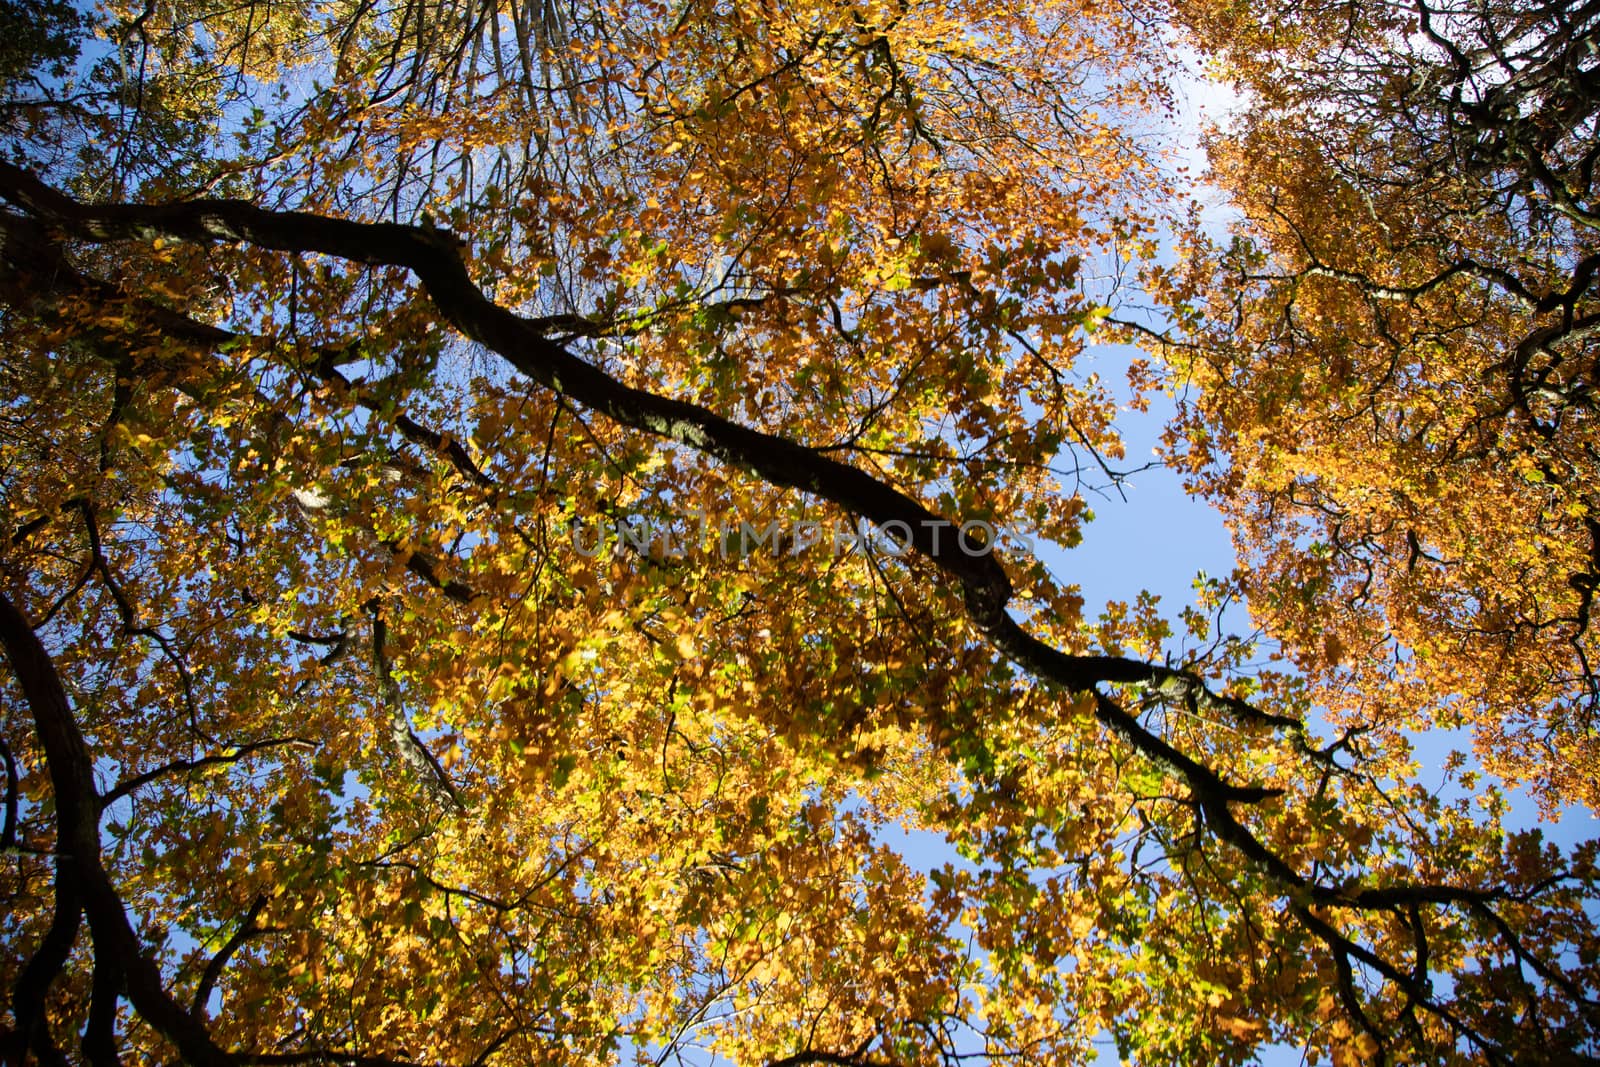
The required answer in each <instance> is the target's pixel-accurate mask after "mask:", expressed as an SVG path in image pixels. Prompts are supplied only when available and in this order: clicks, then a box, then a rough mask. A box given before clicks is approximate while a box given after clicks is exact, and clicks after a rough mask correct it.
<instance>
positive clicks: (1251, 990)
mask: <svg viewBox="0 0 1600 1067" xmlns="http://www.w3.org/2000/svg"><path fill="white" fill-rule="evenodd" d="M58 14H59V16H60V18H59V25H60V26H61V27H63V29H61V31H60V32H59V33H55V32H54V31H52V34H53V35H51V34H47V35H46V36H45V37H42V38H40V40H43V41H45V42H46V44H43V45H41V44H37V43H28V42H24V43H22V44H19V45H17V46H16V47H18V48H20V49H31V50H32V51H31V52H30V55H31V56H32V59H31V62H32V63H33V64H35V69H36V70H37V69H39V68H38V67H37V64H38V63H40V62H42V61H46V60H49V61H52V62H55V63H57V64H58V68H57V70H56V71H55V72H53V73H44V74H33V75H30V76H29V77H28V78H23V77H21V76H20V74H15V73H12V71H13V69H15V70H16V71H19V72H20V71H26V70H27V69H28V67H27V66H26V65H23V64H12V63H10V62H9V61H8V64H7V66H6V67H5V71H6V77H7V78H8V79H9V80H8V81H7V92H8V93H9V94H10V97H11V100H10V101H9V103H8V104H7V107H6V110H5V112H4V114H5V115H6V121H7V122H8V123H11V124H12V129H13V130H14V131H15V146H14V150H13V152H12V156H11V160H10V162H6V163H3V164H0V197H3V200H4V204H5V206H4V208H3V210H0V294H3V296H4V299H5V305H6V308H7V311H6V315H5V318H4V320H3V330H4V334H3V339H0V344H3V346H4V351H5V353H6V357H7V358H6V359H5V361H4V364H3V369H0V374H3V375H4V380H5V392H4V396H5V404H6V406H5V415H4V418H5V423H4V425H5V431H4V435H3V437H0V442H3V445H0V447H3V449H4V463H5V466H4V470H5V472H6V473H5V478H4V481H3V483H0V487H3V492H4V498H3V500H4V509H5V517H6V528H5V529H6V533H5V537H4V540H3V542H0V544H3V548H0V553H3V556H0V559H3V565H4V574H5V578H6V584H5V588H4V591H3V592H4V595H3V597H0V642H3V644H4V646H5V649H6V653H7V658H8V660H9V662H10V664H11V668H12V670H11V675H10V677H9V678H8V680H7V682H6V683H5V685H6V687H7V688H6V696H7V708H8V717H7V719H6V721H5V727H4V742H5V748H4V750H3V755H4V757H5V762H6V766H7V768H8V787H7V793H6V799H7V805H6V815H5V825H4V831H3V833H4V841H5V845H6V849H7V859H6V862H7V865H6V868H5V873H4V876H3V877H4V879H5V882H4V890H3V892H4V893H5V894H6V896H7V900H8V903H9V905H10V907H9V909H8V913H7V915H8V917H7V918H6V919H5V923H6V933H7V938H6V940H7V943H8V945H10V946H12V948H11V950H10V951H8V952H7V953H6V954H5V960H4V971H3V975H0V980H3V981H4V983H5V986H6V988H7V989H9V990H10V993H11V1003H10V1012H11V1014H10V1017H9V1020H8V1022H7V1025H8V1027H9V1029H8V1031H7V1033H6V1034H5V1037H4V1042H5V1045H4V1047H5V1055H6V1057H7V1059H8V1061H14V1062H17V1063H23V1062H31V1061H34V1060H37V1061H39V1062H42V1063H60V1062H76V1061H79V1060H81V1061H83V1062H87V1063H91V1064H96V1065H98V1064H102V1063H110V1062H117V1061H119V1060H120V1059H121V1058H122V1057H129V1058H138V1057H151V1058H163V1059H171V1058H173V1057H174V1056H176V1057H177V1058H180V1059H182V1060H184V1061H186V1062H194V1063H201V1064H212V1063H217V1064H230V1065H233V1064H239V1065H243V1064H274V1063H276V1064H291V1063H302V1062H303V1063H314V1062H348V1063H360V1064H372V1065H378V1064H401V1063H448V1064H490V1063H499V1062H527V1061H532V1062H583V1063H588V1062H594V1061H600V1060H603V1059H604V1058H605V1057H607V1056H610V1055H614V1054H619V1053H621V1054H626V1055H630V1056H631V1055H632V1054H633V1052H634V1051H636V1050H642V1052H643V1054H646V1055H650V1056H654V1057H657V1058H660V1059H666V1058H670V1057H673V1056H683V1057H686V1058H691V1059H692V1057H693V1056H694V1055H695V1054H696V1053H695V1050H696V1049H697V1048H703V1047H710V1048H712V1049H714V1050H715V1051H716V1052H717V1053H718V1054H721V1055H724V1056H727V1057H729V1058H731V1059H733V1060H736V1061H739V1062H752V1063H770V1064H779V1063H783V1064H801V1063H834V1064H859V1065H867V1064H891V1063H894V1064H899V1063H920V1062H947V1063H950V1062H958V1061H960V1060H962V1059H963V1058H969V1057H973V1056H986V1057H989V1058H992V1059H1023V1060H1026V1061H1029V1062H1032V1061H1041V1062H1043V1061H1051V1062H1053V1061H1058V1060H1065V1061H1071V1060H1074V1059H1079V1058H1082V1057H1083V1056H1084V1055H1085V1054H1086V1050H1087V1049H1088V1048H1089V1044H1090V1042H1091V1041H1092V1040H1093V1039H1095V1038H1096V1036H1097V1035H1099V1034H1100V1033H1101V1032H1102V1031H1110V1032H1111V1033H1113V1034H1114V1035H1115V1037H1116V1039H1117V1042H1118V1044H1119V1047H1121V1048H1122V1049H1123V1050H1124V1051H1125V1052H1127V1053H1129V1054H1131V1055H1134V1056H1136V1057H1137V1058H1138V1059H1139V1060H1140V1061H1141V1062H1196V1061H1202V1062H1203V1061H1212V1060H1215V1061H1221V1062H1242V1061H1243V1060H1245V1059H1248V1058H1249V1057H1250V1056H1251V1055H1252V1054H1253V1051H1254V1050H1255V1049H1256V1048H1258V1047H1259V1046H1260V1045H1261V1044H1262V1043H1263V1042H1265V1041H1268V1040H1272V1039H1287V1040H1293V1041H1297V1042H1303V1043H1306V1044H1307V1045H1309V1046H1311V1047H1313V1048H1315V1049H1316V1050H1318V1051H1319V1052H1329V1053H1331V1054H1332V1055H1333V1056H1334V1058H1335V1059H1336V1060H1341V1061H1347V1062H1357V1061H1365V1060H1370V1059H1385V1060H1392V1061H1396V1062H1399V1061H1410V1060H1429V1061H1439V1062H1449V1061H1452V1060H1459V1061H1463V1062H1469V1061H1488V1062H1513V1061H1515V1060H1517V1059H1519V1058H1526V1057H1528V1056H1530V1055H1539V1056H1544V1057H1552V1056H1553V1057H1562V1056H1565V1057H1567V1058H1569V1059H1572V1060H1575V1061H1581V1060H1584V1059H1585V1057H1588V1058H1593V1057H1594V1055H1595V1053H1596V1036H1595V1031H1596V1026H1597V1023H1600V1019H1597V1006H1596V1003H1595V1001H1594V999H1593V997H1592V995H1591V993H1590V990H1592V989H1593V987H1594V984H1595V983H1594V978H1595V974H1594V971H1595V965H1596V960H1595V939H1594V929H1593V926H1594V922H1593V917H1592V915H1591V910H1592V901H1593V899H1594V896H1593V894H1594V884H1595V879H1596V870H1595V850H1594V848H1592V847H1587V846H1586V847H1583V848H1579V849H1575V850H1572V851H1570V852H1569V853H1567V854H1563V853H1562V852H1561V851H1560V850H1557V849H1553V848H1550V847H1547V846H1545V845H1544V844H1543V843H1542V841H1541V839H1540V837H1539V835H1538V834H1537V833H1527V832H1525V833H1510V832H1506V831H1505V830H1503V829H1502V826H1501V816H1502V814H1503V805H1500V804H1499V803H1498V802H1497V801H1496V797H1497V796H1498V794H1497V793H1495V792H1494V791H1493V789H1492V788H1491V787H1488V786H1485V787H1484V789H1483V790H1482V791H1481V792H1474V790H1473V789H1471V788H1470V787H1467V788H1465V789H1462V790H1457V791H1455V792H1452V793H1443V792H1440V791H1438V790H1436V789H1434V788H1431V787H1430V786H1428V785H1427V784H1425V783H1424V782H1423V781H1422V780H1421V779H1420V777H1419V776H1418V774H1417V773H1416V772H1415V769H1414V768H1410V767H1408V766H1407V761H1406V757H1405V754H1404V753H1403V752H1402V751H1400V750H1399V749H1397V748H1395V747H1394V746H1392V745H1384V744H1370V743H1368V742H1367V741H1366V740H1365V736H1366V734H1367V733H1369V732H1371V731H1373V730H1374V729H1375V727H1382V726H1384V724H1385V722H1386V720H1384V719H1383V718H1382V714H1383V713H1385V712H1386V708H1387V705H1384V704H1383V703H1382V702H1383V699H1384V696H1385V692H1383V691H1379V692H1374V693H1372V694H1368V697H1367V699H1369V700H1371V701H1373V702H1374V707H1376V708H1378V712H1375V713H1374V715H1373V717H1372V718H1371V719H1368V720H1359V721H1358V720H1357V719H1356V718H1355V717H1354V715H1353V714H1352V716H1351V718H1350V719H1349V720H1348V721H1347V722H1346V723H1344V724H1342V725H1341V726H1340V727H1339V728H1338V729H1337V730H1336V732H1335V733H1334V734H1333V735H1332V736H1324V734H1325V729H1324V728H1323V727H1321V726H1319V725H1317V709H1316V708H1315V706H1314V704H1313V700H1314V699H1316V698H1317V695H1318V694H1320V693H1321V690H1318V689H1315V688H1314V686H1316V685H1317V684H1319V683H1320V681H1321V679H1320V677H1319V676H1318V675H1317V674H1316V673H1315V671H1314V670H1312V669H1308V671H1307V673H1297V672H1294V671H1273V670H1265V669H1256V668H1254V667H1252V665H1251V664H1252V660H1253V657H1254V655H1255V653H1254V652H1253V650H1252V648H1251V645H1250V643H1249V642H1248V641H1245V640H1241V639H1238V638H1231V637H1229V636H1227V635H1226V634H1224V633H1222V632H1221V631H1220V629H1219V628H1218V627H1219V624H1218V622H1217V621H1216V620H1214V619H1213V618H1211V617H1210V615H1209V614H1208V612H1209V611H1211V610H1213V609H1214V610H1217V611H1220V609H1221V607H1222V606H1223V604H1224V603H1225V602H1226V601H1227V600H1228V598H1229V597H1230V596H1232V595H1233V593H1234V591H1233V589H1232V587H1231V586H1230V584H1229V583H1221V582H1219V583H1211V584H1209V585H1207V586H1205V587H1204V588H1203V590H1202V594H1203V597H1204V600H1203V602H1202V605H1201V610H1192V611H1190V612H1189V613H1187V614H1186V616H1185V623H1186V628H1187V630H1188V632H1189V634H1188V637H1187V638H1183V639H1176V638H1174V637H1173V635H1172V634H1171V632H1170V626H1169V624H1168V623H1167V622H1165V621H1164V620H1163V619H1162V618H1161V617H1160V615H1159V614H1158V612H1157V609H1156V604H1155V602H1154V599H1153V598H1151V597H1149V596H1140V597H1138V598H1136V599H1135V600H1134V601H1133V602H1132V603H1131V604H1130V605H1122V606H1120V607H1119V608H1115V609H1113V610H1112V611H1109V612H1108V613H1106V614H1105V615H1104V616H1102V617H1100V618H1099V619H1090V618H1087V617H1086V616H1085V615H1084V612H1083V604H1082V600H1081V598H1080V597H1079V596H1078V595H1077V591H1076V589H1075V587H1073V586H1071V585H1061V584H1059V583H1057V582H1056V581H1055V580H1054V579H1053V578H1052V577H1051V576H1050V575H1049V574H1048V572H1047V571H1046V570H1045V569H1044V568H1043V566H1042V565H1040V564H1039V563H1038V562H1037V561H1036V560H1034V559H1033V558H1032V557H1031V556H1030V555H1029V554H1028V553H1027V551H1026V546H1025V545H1021V544H1019V543H1018V542H1019V536H1018V535H1019V534H1022V533H1026V534H1027V535H1029V536H1031V537H1033V538H1037V539H1048V540H1051V541H1054V542H1057V543H1059V544H1062V545H1070V544H1073V543H1075V542H1076V541H1077V539H1078V538H1079V537H1080V535H1081V529H1082V526H1083V523H1084V522H1085V521H1086V520H1087V517H1088V508H1087V506H1086V504H1085V500H1084V496H1083V492H1084V491H1087V489H1088V487H1089V486H1090V484H1091V483H1092V481H1093V479H1095V478H1096V477H1103V478H1115V477H1116V473H1115V469H1114V468H1113V467H1112V466H1111V465H1112V464H1113V463H1115V462H1117V461H1118V460H1119V458H1120V457H1119V447H1118V443H1117V437H1116V433H1115V427H1114V424H1113V415H1114V402H1113V398H1112V395H1111V394H1110V393H1109V391H1107V390H1106V389H1104V388H1103V387H1101V385H1100V384H1099V382H1098V380H1097V379H1096V378H1095V377H1094V376H1093V375H1091V374H1087V373H1086V372H1085V371H1084V370H1083V369H1082V368H1081V366H1080V363H1081V362H1082V360H1083V359H1084V354H1085V351H1086V348H1087V346H1088V344H1089V341H1090V338H1091V335H1093V334H1095V333H1096V332H1097V331H1098V330H1100V329H1101V328H1103V324H1104V322H1105V321H1106V319H1107V318H1108V315H1109V314H1110V312H1111V311H1112V309H1111V308H1110V307H1109V306H1108V304H1107V303H1106V302H1107V301H1109V300H1115V299H1119V290H1110V289H1108V287H1107V286H1106V285H1104V284H1102V283H1101V282H1100V281H1099V280H1098V279H1097V278H1096V274H1097V272H1099V271H1100V270H1101V269H1102V268H1103V267H1104V265H1106V264H1110V269H1114V270H1118V271H1126V270H1127V269H1128V268H1127V267H1126V263H1127V260H1128V259H1129V258H1135V259H1139V260H1142V261H1144V262H1145V263H1146V264H1147V266H1146V267H1145V268H1144V271H1145V276H1146V283H1145V284H1146V287H1147V289H1148V290H1149V291H1151V292H1153V293H1155V294H1156V295H1157V296H1158V297H1164V298H1170V299H1172V300H1173V301H1174V302H1177V299H1178V297H1179V296H1180V295H1183V294H1185V293H1186V292H1187V290H1186V288H1185V287H1186V286H1188V285H1189V281H1188V278H1189V277H1190V276H1191V275H1192V273H1193V272H1191V275H1185V274H1184V273H1183V272H1182V271H1178V270H1175V269H1173V268H1171V267H1162V266H1161V265H1160V264H1159V262H1158V257H1157V255H1156V252H1157V248H1156V244H1157V235H1158V232H1159V223H1160V213H1159V212H1158V210H1157V209H1156V208H1155V207H1153V206H1151V205H1155V204H1159V203H1160V202H1161V201H1162V199H1163V197H1164V196H1166V195H1168V188H1167V183H1168V181H1169V179H1168V178H1166V177H1164V176H1163V172H1162V170H1161V167H1160V166H1159V161H1158V160H1157V159H1155V158H1154V157H1153V155H1152V149H1151V147H1150V145H1149V144H1148V143H1147V140H1146V138H1145V137H1144V136H1143V135H1142V134H1141V133H1140V131H1141V129H1147V128H1148V123H1149V121H1150V120H1149V115H1150V114H1151V113H1152V111H1153V112H1154V113H1156V114H1159V112H1160V110H1161V108H1163V107H1164V106H1165V101H1166V99H1167V90H1166V89H1165V88H1164V79H1165V78H1166V76H1167V74H1168V73H1169V72H1168V71H1167V70H1166V69H1165V67H1164V65H1163V63H1162V62H1161V61H1159V60H1157V59H1152V58H1150V53H1151V51H1152V50H1151V49H1149V48H1148V47H1147V42H1148V40H1149V39H1151V37H1152V35H1155V36H1159V35H1160V34H1163V33H1165V32H1168V31H1167V30H1166V29H1165V27H1164V26H1163V25H1162V24H1159V23H1156V22H1153V21H1151V22H1144V21H1141V18H1140V17H1136V16H1134V15H1132V14H1130V13H1128V12H1126V11H1121V10H1106V9H1103V8H1101V7H1099V6H1098V5H1093V4H1076V3H1065V4H1058V5H1053V6H1051V7H1049V8H1041V9H1035V8H1033V7H1032V6H1029V5H1017V6H1006V5H1003V4H992V5H991V4H973V5H950V6H948V7H946V6H941V5H920V6H918V5H911V4H909V3H902V4H889V5H858V6H829V5H817V6H807V5H803V4H802V5H793V6H788V7H779V6H775V5H773V6H768V7H765V8H762V9H761V10H760V11H759V12H756V11H753V10H748V9H745V8H743V7H741V6H739V5H726V6H722V7H718V6H715V5H708V4H688V5H683V6H681V7H678V8H668V7H666V6H663V5H646V4H639V5H628V6H626V7H616V6H608V5H604V4H598V5H587V6H586V5H582V4H577V3H574V4H570V5H567V6H562V5H559V4H553V3H552V4H545V5H541V6H537V7H525V6H521V5H517V4H508V5H506V6H505V7H504V8H496V7H487V6H476V5H451V4H439V5H420V4H409V3H402V4H400V5H397V6H396V7H394V8H393V9H380V8H378V7H376V6H375V5H371V4H330V5H325V6H316V7H313V6H297V5H294V4H279V5H272V6H271V7H256V6H249V5H247V6H244V7H241V8H222V9H210V8H208V7H206V6H205V5H203V4H193V5H182V6H173V7H170V8H158V7H157V6H155V5H150V6H146V7H143V8H140V9H139V10H137V11H135V10H131V9H130V10H120V9H118V8H116V7H111V8H108V9H106V10H104V11H102V12H99V13H98V14H97V15H96V16H95V19H96V20H97V21H96V22H95V24H94V25H92V26H88V27H80V26H77V25H76V24H75V23H74V21H73V20H74V18H76V17H77V16H72V17H69V14H70V13H68V12H66V11H64V10H63V11H62V12H59V13H58ZM91 30H92V31H93V33H94V36H90V35H89V32H90V31H91ZM63 42H66V43H65V44H64V43H63ZM112 144H115V145H116V146H117V147H116V149H115V150H107V148H106V147H105V146H107V145H112ZM1196 269H1198V268H1196ZM1125 276H1126V275H1125ZM1242 336H1244V337H1246V338H1248V337H1249V336H1250V335H1249V334H1243V335H1242ZM1208 343H1210V342H1209V340H1208ZM1241 348H1245V349H1247V350H1246V351H1245V352H1244V355H1252V354H1253V353H1254V350H1253V349H1249V348H1248V346H1243V345H1242V346H1241ZM1219 350H1223V351H1226V350H1225V349H1219ZM1480 798H1482V799H1486V800H1487V801H1488V804H1487V808H1486V809H1485V808H1484V807H1483V806H1482V805H1480V804H1479V803H1478V801H1479V799H1480ZM896 821H899V822H903V823H905V824H907V825H910V826H913V827H916V828H919V829H925V830H930V831H933V832H936V833H939V834H943V835H944V836H945V837H946V838H947V839H948V840H949V841H950V842H951V843H952V844H953V845H954V846H955V847H956V848H958V849H960V850H961V852H962V853H963V855H964V856H966V857H967V860H968V862H967V863H965V864H960V865H958V864H954V863H952V864H948V865H946V866H944V867H943V868H942V869H941V870H938V871H935V872H934V873H933V875H932V876H931V877H929V878H923V877H922V876H921V875H919V874H917V873H916V872H915V871H914V870H913V869H912V868H911V867H910V866H908V864H907V862H906V860H905V859H904V857H902V856H900V855H898V854H897V853H896V852H895V851H894V850H893V849H892V848H890V847H889V846H888V845H887V844H886V843H884V839H883V833H882V830H883V828H884V827H885V826H887V825H889V824H892V823H894V822H896Z"/></svg>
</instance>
